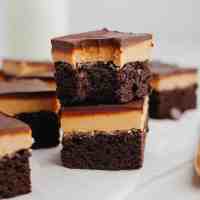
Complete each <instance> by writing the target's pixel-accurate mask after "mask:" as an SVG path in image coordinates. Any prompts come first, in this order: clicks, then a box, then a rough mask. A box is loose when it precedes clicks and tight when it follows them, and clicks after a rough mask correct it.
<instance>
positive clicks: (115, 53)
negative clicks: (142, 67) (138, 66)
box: [52, 40, 152, 67]
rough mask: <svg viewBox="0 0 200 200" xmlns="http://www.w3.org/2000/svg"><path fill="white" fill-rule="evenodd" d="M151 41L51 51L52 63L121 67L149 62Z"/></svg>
mask: <svg viewBox="0 0 200 200" xmlns="http://www.w3.org/2000/svg"><path fill="white" fill-rule="evenodd" d="M151 49H152V40H146V41H144V42H141V43H138V44H134V45H130V46H126V47H121V48H119V47H115V46H96V47H83V48H81V49H80V48H79V49H72V50H70V51H62V50H56V49H55V50H53V51H52V56H53V60H54V62H57V61H65V62H67V63H70V64H72V65H73V66H76V64H77V63H85V62H97V61H103V62H108V61H112V62H113V63H114V64H115V65H117V66H119V67H122V66H123V65H124V64H126V63H129V62H136V61H145V60H149V59H150V57H151Z"/></svg>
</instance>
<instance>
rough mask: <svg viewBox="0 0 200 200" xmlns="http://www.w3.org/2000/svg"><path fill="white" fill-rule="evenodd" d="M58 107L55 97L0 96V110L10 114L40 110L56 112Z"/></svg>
mask: <svg viewBox="0 0 200 200" xmlns="http://www.w3.org/2000/svg"><path fill="white" fill-rule="evenodd" d="M59 107H60V106H59V102H58V100H57V99H56V97H31V96H30V98H23V97H22V98H20V97H6V96H5V97H0V111H1V112H3V113H6V114H9V115H11V116H13V115H16V114H19V113H23V112H38V111H41V110H44V111H52V112H58V110H59Z"/></svg>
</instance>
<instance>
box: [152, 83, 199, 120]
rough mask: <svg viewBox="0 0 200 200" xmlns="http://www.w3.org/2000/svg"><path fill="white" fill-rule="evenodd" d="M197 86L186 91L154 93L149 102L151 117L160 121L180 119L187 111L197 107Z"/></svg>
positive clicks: (185, 89)
mask: <svg viewBox="0 0 200 200" xmlns="http://www.w3.org/2000/svg"><path fill="white" fill-rule="evenodd" d="M196 88H197V85H192V86H190V87H187V88H184V89H175V90H171V91H162V92H157V91H155V90H153V91H152V93H151V95H150V101H149V115H150V117H152V118H158V119H165V118H169V119H178V118H179V117H180V115H181V113H183V112H184V111H186V110H190V109H195V108H196V106H197V95H196Z"/></svg>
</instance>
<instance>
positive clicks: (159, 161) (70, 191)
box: [16, 111, 200, 200]
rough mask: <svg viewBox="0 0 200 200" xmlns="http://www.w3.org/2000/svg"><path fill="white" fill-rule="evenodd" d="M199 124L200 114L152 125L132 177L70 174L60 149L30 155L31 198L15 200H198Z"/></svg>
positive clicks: (129, 173)
mask: <svg viewBox="0 0 200 200" xmlns="http://www.w3.org/2000/svg"><path fill="white" fill-rule="evenodd" d="M199 119H200V113H198V112H197V111H192V112H188V113H186V114H185V115H184V116H183V117H182V118H181V120H180V121H170V120H162V121H158V120H150V132H149V133H148V137H147V144H146V152H145V163H144V168H143V169H141V170H136V171H134V170H131V171H118V172H109V171H90V170H70V169H66V168H64V167H62V166H61V164H60V147H59V148H55V149H50V150H39V151H34V152H33V157H32V159H31V167H32V178H33V192H32V194H30V195H25V196H23V197H18V198H16V200H17V199H19V200H29V199H30V200H36V199H37V200H38V199H39V200H55V199H57V198H58V197H59V198H60V199H68V200H77V199H84V200H94V199H95V200H131V199H133V198H134V199H135V197H137V200H140V199H141V200H142V199H171V198H172V199H180V200H182V199H183V198H184V197H185V199H192V200H193V199H194V200H197V199H199V195H200V185H198V184H197V182H194V171H193V157H194V152H195V149H196V147H197V142H198V140H199V133H200V120H199ZM198 186H199V188H198ZM186 197H187V198H186Z"/></svg>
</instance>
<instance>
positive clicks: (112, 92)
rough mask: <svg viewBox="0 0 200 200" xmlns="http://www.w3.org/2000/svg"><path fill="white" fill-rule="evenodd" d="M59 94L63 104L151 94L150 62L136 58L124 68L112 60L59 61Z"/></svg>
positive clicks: (114, 100)
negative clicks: (86, 61)
mask: <svg viewBox="0 0 200 200" xmlns="http://www.w3.org/2000/svg"><path fill="white" fill-rule="evenodd" d="M55 67H56V74H55V77H56V82H57V96H58V98H59V100H60V102H61V105H62V106H74V105H80V104H81V105H87V104H88V105H95V104H119V103H127V102H130V101H132V100H138V99H142V98H143V97H144V96H146V95H148V94H149V91H150V87H149V81H150V77H151V73H150V70H149V67H148V62H132V63H127V64H125V65H124V66H123V67H122V68H121V69H117V66H116V65H115V64H113V63H112V62H108V63H104V62H96V63H85V64H79V65H78V67H76V68H74V67H73V66H72V65H71V64H69V63H66V62H56V63H55Z"/></svg>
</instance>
